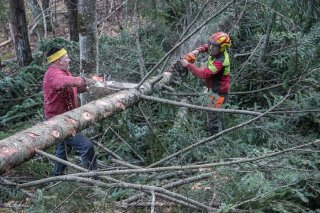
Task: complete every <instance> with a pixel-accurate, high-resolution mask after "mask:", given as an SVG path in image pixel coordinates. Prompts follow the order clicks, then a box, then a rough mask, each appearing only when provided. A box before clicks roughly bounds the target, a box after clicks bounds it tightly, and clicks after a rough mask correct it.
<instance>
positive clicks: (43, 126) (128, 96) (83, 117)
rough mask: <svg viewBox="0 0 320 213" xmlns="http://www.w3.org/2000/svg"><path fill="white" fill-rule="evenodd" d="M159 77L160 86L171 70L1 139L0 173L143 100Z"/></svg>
mask: <svg viewBox="0 0 320 213" xmlns="http://www.w3.org/2000/svg"><path fill="white" fill-rule="evenodd" d="M161 78H162V79H161ZM160 79H161V81H160V82H159V83H158V84H157V85H159V86H160V87H161V85H164V84H167V83H169V82H170V80H171V73H164V74H163V75H162V76H160V77H157V78H154V79H152V80H150V81H147V82H146V83H144V84H143V85H142V86H141V87H140V90H138V89H135V88H132V89H128V90H122V91H119V92H117V93H114V94H112V95H109V96H107V97H104V98H101V99H98V100H95V101H92V102H90V103H88V104H86V105H83V106H81V107H79V108H77V109H74V110H72V111H69V112H66V113H63V114H61V115H58V116H56V117H54V118H52V119H49V120H48V121H45V122H42V123H38V124H37V125H35V126H33V127H31V128H29V129H27V130H24V131H22V132H19V133H16V134H15V135H13V136H10V137H8V138H5V139H3V140H0V174H3V173H5V172H6V171H8V170H10V169H11V168H13V167H15V166H18V165H20V164H21V163H23V162H24V161H26V160H28V159H30V158H32V157H33V156H34V155H35V149H40V150H45V149H47V148H49V147H51V146H53V145H55V144H57V143H58V142H59V141H61V140H63V139H65V138H67V137H69V136H72V135H73V134H75V133H76V132H79V131H80V130H82V129H85V128H86V127H87V126H88V125H89V124H91V123H92V122H99V121H101V120H102V119H105V118H108V117H111V116H112V115H114V114H116V113H118V112H120V111H122V110H125V109H126V108H128V107H130V106H132V105H133V104H135V103H137V102H138V101H140V94H151V93H152V92H153V90H154V87H153V85H154V84H155V83H156V82H158V81H159V80H160Z"/></svg>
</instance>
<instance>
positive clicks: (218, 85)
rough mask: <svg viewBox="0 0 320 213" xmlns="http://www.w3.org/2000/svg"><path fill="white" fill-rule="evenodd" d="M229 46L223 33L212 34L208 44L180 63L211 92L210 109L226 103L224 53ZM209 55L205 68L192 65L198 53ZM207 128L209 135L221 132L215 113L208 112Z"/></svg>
mask: <svg viewBox="0 0 320 213" xmlns="http://www.w3.org/2000/svg"><path fill="white" fill-rule="evenodd" d="M230 45H231V39H230V37H229V35H228V34H226V33H224V32H217V33H214V34H213V35H212V36H211V37H210V39H209V42H208V44H204V45H201V46H199V47H198V48H196V49H195V50H193V51H192V52H190V53H188V54H187V55H186V56H185V57H184V59H182V60H181V61H180V62H181V64H182V66H184V67H186V68H187V69H188V70H189V71H191V73H192V74H193V75H195V76H197V77H198V78H201V79H204V80H205V85H206V86H207V87H208V88H209V89H211V90H212V94H210V95H209V98H210V99H211V102H212V105H211V106H212V107H215V108H221V106H222V104H224V103H226V101H227V97H228V93H229V87H230V60H229V55H228V53H227V51H226V49H227V48H229V47H230ZM203 52H207V53H208V54H209V57H208V60H207V66H206V68H203V69H202V68H199V67H197V66H196V65H194V64H193V62H194V61H195V58H196V56H197V55H198V54H199V53H203ZM207 127H208V130H209V131H210V132H211V134H216V133H218V132H220V131H221V130H222V124H221V119H220V118H219V114H218V113H217V112H208V114H207Z"/></svg>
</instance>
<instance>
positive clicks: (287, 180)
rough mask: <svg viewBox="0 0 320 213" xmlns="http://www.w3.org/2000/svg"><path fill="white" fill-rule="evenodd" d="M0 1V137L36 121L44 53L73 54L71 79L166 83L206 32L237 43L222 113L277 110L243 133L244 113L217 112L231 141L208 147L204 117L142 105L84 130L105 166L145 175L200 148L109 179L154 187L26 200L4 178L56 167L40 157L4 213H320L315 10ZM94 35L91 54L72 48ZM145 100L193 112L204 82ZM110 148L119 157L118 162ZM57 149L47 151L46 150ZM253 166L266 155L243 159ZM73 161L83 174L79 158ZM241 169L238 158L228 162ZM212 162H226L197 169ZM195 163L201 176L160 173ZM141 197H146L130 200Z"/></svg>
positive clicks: (43, 194)
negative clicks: (20, 12) (21, 11)
mask: <svg viewBox="0 0 320 213" xmlns="http://www.w3.org/2000/svg"><path fill="white" fill-rule="evenodd" d="M0 2H1V4H0V51H1V52H0V59H1V63H0V102H1V104H0V139H4V138H7V137H8V136H10V135H12V134H15V133H16V132H19V131H21V130H23V129H26V128H28V127H31V126H33V125H35V124H36V123H39V122H42V121H43V109H42V105H43V99H42V92H41V81H42V77H43V74H44V73H45V71H46V68H47V64H46V52H47V50H48V49H50V48H51V47H52V46H53V45H56V44H58V45H61V46H63V47H65V48H66V49H67V50H68V52H69V56H70V57H71V59H72V63H71V70H72V71H73V73H74V74H75V75H79V74H85V75H87V76H90V75H92V74H95V73H103V72H105V71H108V72H109V73H110V74H111V76H112V80H115V81H121V82H131V83H139V82H140V81H141V79H143V78H144V77H146V75H147V74H148V73H149V72H150V70H154V73H153V75H158V74H160V73H162V72H163V71H164V70H166V69H167V68H168V67H169V66H170V65H171V64H172V63H173V62H174V61H176V60H177V59H179V57H181V56H183V55H184V54H186V53H188V52H189V51H191V50H193V49H194V48H196V47H197V46H198V45H200V44H202V43H205V42H207V40H208V38H209V37H210V35H211V34H213V33H214V32H217V31H225V32H228V33H230V36H231V40H232V46H231V48H230V49H229V51H228V52H229V55H230V59H231V63H232V66H231V75H232V80H231V81H232V84H231V91H230V92H231V93H230V96H229V101H228V104H227V106H226V109H230V110H231V111H232V110H248V111H252V112H257V113H258V112H265V111H267V110H269V109H271V108H272V107H273V106H276V107H275V108H274V109H272V111H271V112H268V113H267V114H266V115H265V116H263V117H261V118H260V119H257V120H255V121H253V122H250V123H248V124H247V125H246V124H245V122H248V121H249V120H250V119H253V118H254V117H253V116H252V115H248V114H243V113H230V112H229V113H221V117H222V118H223V122H224V129H226V130H228V131H226V132H225V133H223V134H222V135H219V137H217V138H213V139H208V137H209V135H208V132H206V131H205V130H204V126H205V121H206V112H205V111H203V110H195V109H190V108H188V107H177V106H173V105H171V104H169V103H162V102H157V101H140V102H139V103H137V104H135V105H134V106H132V107H130V108H128V109H126V110H124V111H122V112H120V113H117V114H116V115H114V116H113V117H112V118H109V119H105V120H103V121H102V122H99V123H95V124H92V125H91V126H90V127H89V128H87V129H86V130H84V133H85V134H86V135H87V136H89V137H91V138H93V140H95V141H96V142H99V143H100V144H101V145H102V146H97V147H96V151H97V154H98V160H99V169H101V170H104V171H115V170H122V169H126V168H132V166H133V165H135V166H136V168H141V167H146V166H148V165H151V164H153V163H156V162H159V161H161V160H163V159H165V158H166V157H167V156H170V155H172V154H174V153H177V152H179V150H182V149H184V148H186V147H189V146H190V145H192V144H195V143H197V142H199V141H202V140H207V141H206V143H203V144H202V145H201V146H196V147H194V148H192V149H190V150H188V151H185V152H184V151H182V152H180V153H179V155H178V156H175V157H174V158H171V159H169V160H165V161H164V162H163V163H162V165H161V166H163V167H161V168H163V170H162V171H161V172H151V173H135V172H134V171H133V172H131V173H128V174H122V175H121V174H115V175H112V178H114V179H116V180H121V181H123V182H126V183H132V184H137V185H138V184H141V185H143V186H149V187H151V188H146V187H145V188H140V189H138V190H137V189H134V188H133V187H125V186H122V187H117V186H110V185H109V186H102V185H99V184H93V185H92V183H91V184H85V183H82V182H81V181H78V182H75V181H72V182H67V181H63V182H58V183H57V182H56V181H53V182H47V183H46V184H41V185H37V186H33V187H29V188H27V189H26V190H20V189H17V188H16V187H15V186H14V185H10V184H8V182H6V181H10V182H14V183H27V182H29V181H34V180H39V179H44V178H48V177H51V176H52V170H53V163H52V161H51V160H48V159H47V158H46V157H43V156H41V155H37V156H36V157H35V158H33V159H32V160H29V161H27V162H25V163H23V164H22V165H20V166H19V167H16V168H14V169H12V171H11V172H10V173H8V174H5V175H2V177H1V185H0V211H8V212H11V211H18V212H23V211H25V212H206V211H208V208H209V207H210V208H211V209H213V211H215V212H320V202H319V200H320V173H319V168H320V158H319V147H320V145H319V144H318V142H319V136H320V113H319V111H320V107H319V106H320V93H319V90H320V87H319V83H320V82H319V80H320V74H319V70H320V66H319V56H320V46H319V42H320V36H319V35H320V21H319V17H320V2H319V1H314V0H280V1H275V0H265V1H262V0H247V1H246V0H243V1H241V0H234V1H230V2H227V1H215V0H207V1H202V0H191V1H185V0H174V1H167V0H163V1H159V0H141V1H137V0H136V1H135V0H130V1H129V0H125V1H120V0H106V1H101V0H99V1H88V2H89V3H88V2H87V3H86V1H81V0H79V1H77V0H65V1H62V0H61V1H58V0H42V1H40V0H38V1H37V0H25V1H15V0H11V1H6V0H1V1H0ZM18 2H20V3H24V6H25V17H26V23H27V25H26V26H24V27H26V29H27V35H28V36H26V37H27V38H28V42H29V44H28V45H29V46H30V51H29V53H28V52H23V53H21V52H20V53H19V51H18V50H17V48H15V43H14V42H13V41H12V40H14V39H13V38H14V36H15V34H14V32H15V27H18V26H17V25H14V21H13V20H14V17H15V16H17V14H15V15H13V16H12V13H10V11H11V10H10V4H11V6H12V5H19V3H18ZM88 4H89V5H88ZM228 4H229V5H228ZM226 5H227V7H226ZM90 6H91V8H90ZM224 7H226V8H225V9H223V8H224ZM84 8H90V9H89V10H84ZM78 9H79V10H78ZM221 9H223V10H222V12H221V13H219V14H218V15H216V16H214V17H213V18H212V19H211V20H209V21H208V22H207V23H205V22H206V20H208V18H210V17H211V16H212V15H213V14H215V13H217V12H218V11H219V10H221ZM77 10H78V12H79V14H81V15H83V17H87V18H83V17H80V18H79V17H78V18H76V19H75V17H77V16H75V15H77V13H73V12H77ZM89 11H94V13H91V12H90V13H89ZM92 17H97V19H96V20H91V18H92ZM81 20H82V21H83V22H86V23H82V22H81ZM95 21H96V22H95ZM9 23H11V25H10V24H9ZM90 23H96V25H92V24H91V25H90ZM203 23H205V24H204V25H203V27H201V28H199V26H201V25H202V24H203ZM87 24H89V25H87ZM94 26H96V28H95V27H94ZM91 28H92V29H91ZM196 29H197V31H194V30H196ZM88 31H89V32H91V36H93V38H91V39H93V41H96V42H97V45H96V47H93V48H92V47H90V46H89V47H88V46H87V47H85V46H83V45H82V46H81V45H80V43H81V37H83V36H84V35H85V33H87V34H86V35H85V36H88V35H89V34H90V33H88ZM192 32H195V33H192ZM190 33H192V34H190ZM188 35H190V37H189V38H188V39H186V40H185V41H184V42H183V43H182V44H181V45H179V46H178V47H177V48H175V47H176V46H175V45H176V44H177V43H179V42H180V41H181V40H182V39H184V38H186V37H187V36H188ZM23 44H24V45H26V43H25V42H24V43H23ZM92 44H94V43H92ZM81 48H88V49H90V48H91V50H92V49H93V51H94V48H97V52H96V53H97V54H96V55H95V52H93V53H92V54H90V55H89V56H88V57H91V59H92V61H93V63H89V64H86V63H85V62H82V61H81V59H80V55H81V54H80V53H81V51H83V50H81ZM173 48H175V49H174V51H172V53H171V54H169V56H168V57H167V58H166V59H165V60H163V63H161V64H160V66H156V67H155V65H157V63H158V62H159V61H160V60H161V59H162V58H163V57H164V56H165V55H166V54H167V53H168V52H169V51H171V50H172V49H173ZM26 49H28V48H26ZM205 61H206V55H204V54H203V55H200V56H199V57H198V59H197V62H196V63H197V64H198V65H199V66H200V64H201V63H203V62H205ZM153 96H155V97H159V98H162V99H166V100H167V99H170V100H175V101H178V102H180V103H189V104H193V105H198V106H207V104H208V103H207V98H206V94H204V93H203V82H202V81H201V80H200V79H197V78H196V77H194V76H192V75H190V74H189V75H188V76H187V77H184V78H182V77H176V78H175V80H174V81H173V84H171V85H168V86H166V87H165V88H164V89H162V90H159V91H155V92H154V94H153ZM278 103H280V104H279V105H277V104H278ZM229 129H230V131H229ZM310 142H315V143H312V144H309V143H310ZM304 145H305V146H304ZM296 147H298V148H296ZM105 148H107V149H108V150H111V151H112V152H113V153H115V155H116V156H118V157H119V159H121V160H122V161H121V162H117V161H116V160H114V159H113V158H112V157H114V156H111V155H110V153H109V154H107V153H106V149H105ZM54 150H55V148H54V147H52V148H50V149H49V150H46V151H47V152H48V153H51V154H53V153H54ZM273 153H276V154H275V155H272V154H273ZM255 157H260V158H259V159H256V160H250V159H254V158H255ZM68 158H69V161H70V162H73V163H76V164H79V158H78V157H76V155H74V154H70V155H69V156H68ZM248 159H249V161H246V160H248ZM241 160H244V162H238V163H232V164H228V163H227V162H234V161H241ZM224 162H226V163H225V164H223V163H224ZM125 163H127V165H126V164H125ZM208 163H221V164H222V165H219V166H212V167H209V168H202V167H201V165H204V164H208ZM191 165H199V168H198V169H188V170H187V169H186V170H179V169H176V170H168V171H166V170H165V168H166V167H169V166H191ZM74 172H76V171H74V170H73V169H72V168H70V169H69V170H68V173H74ZM111 182H112V181H111ZM152 186H158V187H159V188H157V189H154V188H152ZM162 189H163V190H162ZM164 189H166V190H167V191H168V190H169V191H170V192H172V193H174V194H170V193H168V192H167V191H164ZM141 191H143V192H144V194H143V196H140V197H138V198H137V199H135V200H133V201H132V200H131V201H130V198H132V196H134V195H137V194H139V193H140V192H141ZM166 196H167V197H166ZM170 196H171V197H170ZM181 196H184V197H188V198H190V200H191V201H196V202H191V201H188V200H185V199H184V198H183V197H181ZM168 197H169V198H168ZM128 198H129V199H128Z"/></svg>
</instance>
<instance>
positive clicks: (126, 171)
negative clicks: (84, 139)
mask: <svg viewBox="0 0 320 213" xmlns="http://www.w3.org/2000/svg"><path fill="white" fill-rule="evenodd" d="M318 143H320V139H317V140H315V141H313V142H310V143H306V144H302V145H299V146H295V147H291V148H288V149H284V150H282V151H278V152H272V153H269V154H266V155H262V156H258V157H253V158H244V159H240V160H232V161H226V162H218V163H207V164H200V165H189V166H169V167H157V168H143V169H124V170H113V171H91V172H86V173H75V174H69V175H64V176H63V177H74V176H79V177H91V176H93V175H94V176H101V175H119V174H134V173H136V174H138V173H150V172H163V171H179V170H191V169H200V168H212V167H220V166H230V165H234V164H241V163H248V162H253V161H259V160H262V159H265V158H270V157H274V156H277V155H281V154H284V153H286V152H291V151H297V150H299V149H301V148H304V147H307V146H311V145H315V144H318ZM55 178H56V177H49V178H45V179H42V180H36V181H31V182H29V183H24V184H19V185H17V186H18V187H20V188H25V187H30V186H35V185H40V184H43V183H47V182H50V181H56V179H55Z"/></svg>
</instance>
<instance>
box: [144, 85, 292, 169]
mask: <svg viewBox="0 0 320 213" xmlns="http://www.w3.org/2000/svg"><path fill="white" fill-rule="evenodd" d="M289 94H290V90H289V92H288V94H287V95H286V96H285V97H284V98H283V99H282V100H281V101H280V102H279V103H278V104H276V105H275V106H273V107H271V108H270V109H269V110H267V111H266V112H264V113H262V114H260V115H259V116H257V117H255V118H253V119H251V120H248V121H246V122H243V123H241V124H238V125H236V126H233V127H231V128H229V129H225V130H222V131H221V132H219V133H217V134H215V135H213V136H211V137H208V138H206V139H204V140H201V141H199V142H197V143H194V144H192V145H190V146H188V147H186V148H184V149H181V150H180V151H178V152H176V153H174V154H172V155H169V156H167V157H165V158H163V159H162V160H160V161H158V162H156V163H153V164H151V165H149V166H148V167H147V168H151V167H154V166H157V165H159V164H162V163H163V162H166V161H168V160H170V159H172V158H174V157H176V156H177V155H181V154H182V153H185V152H187V151H189V150H191V149H193V148H195V147H197V146H200V145H202V144H205V143H207V142H209V141H211V140H213V139H216V138H218V137H219V136H221V135H223V134H225V133H227V132H230V131H232V130H234V129H237V128H240V127H242V126H245V125H248V124H250V123H252V122H254V121H256V120H258V119H260V118H261V117H263V116H264V115H266V114H267V113H268V112H270V111H272V110H273V109H275V108H276V107H278V106H279V105H280V104H281V103H282V102H283V101H284V100H286V99H287V97H288V96H289Z"/></svg>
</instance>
